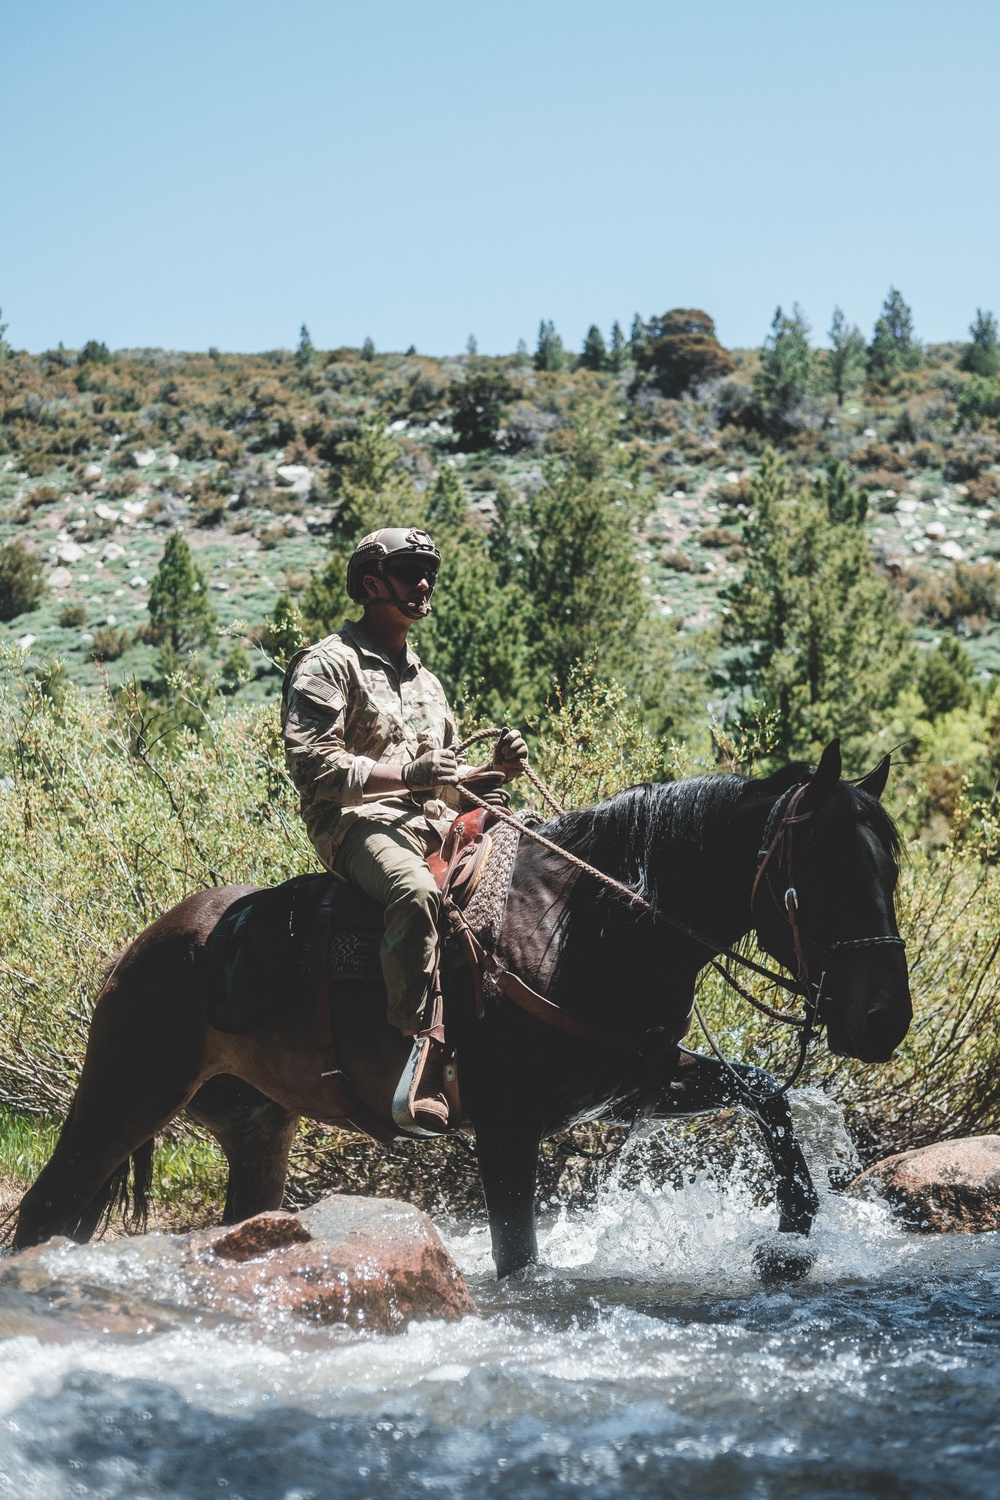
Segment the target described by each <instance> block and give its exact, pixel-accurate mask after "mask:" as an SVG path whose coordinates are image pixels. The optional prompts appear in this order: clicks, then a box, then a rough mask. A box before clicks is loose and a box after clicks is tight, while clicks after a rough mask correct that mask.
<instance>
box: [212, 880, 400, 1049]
mask: <svg viewBox="0 0 1000 1500" xmlns="http://www.w3.org/2000/svg"><path fill="white" fill-rule="evenodd" d="M330 880H331V876H329V875H326V874H315V875H297V876H296V877H295V878H294V879H293V880H286V881H285V882H284V884H283V885H277V886H273V887H264V888H262V889H261V890H259V891H252V892H250V894H249V895H245V896H242V897H240V899H239V900H238V901H236V902H234V903H233V905H232V906H231V907H230V908H229V910H228V911H227V912H226V913H225V915H224V916H223V917H222V918H220V920H219V921H218V922H217V924H216V926H215V928H214V929H213V931H212V932H211V933H210V934H209V937H208V939H207V941H206V943H205V958H206V961H207V964H208V970H209V985H208V992H209V1005H208V1019H209V1022H210V1023H211V1025H212V1026H214V1027H215V1028H216V1030H217V1031H226V1032H231V1033H242V1032H248V1031H259V1030H262V1029H264V1028H265V1027H266V1026H268V1025H269V1024H270V1022H271V1020H272V1018H273V1017H274V1015H275V1014H277V1013H280V1011H281V1010H282V1009H283V1008H284V1007H286V1006H287V1005H288V1004H289V1003H290V1002H291V1001H292V999H293V998H294V997H295V996H296V995H297V994H299V993H301V991H302V988H303V986H308V985H310V984H311V983H312V980H311V977H310V976H311V970H310V964H311V953H312V944H313V937H314V934H315V930H316V913H317V910H318V907H319V903H320V901H321V899H322V897H323V893H324V892H325V891H326V890H327V889H328V888H329V885H330ZM333 925H334V937H333V948H334V950H335V956H336V961H337V962H338V964H339V965H340V972H341V973H355V974H366V973H369V972H370V971H371V969H372V966H373V961H374V960H377V956H378V949H379V943H380V942H381V939H382V930H383V927H382V908H381V907H380V906H378V905H377V903H376V902H374V901H371V900H369V898H368V897H367V896H365V895H364V894H363V893H362V892H361V891H358V890H355V889H354V887H353V886H348V885H344V884H343V883H341V882H339V881H338V882H337V900H336V904H335V906H334V909H333ZM373 955H374V959H373Z"/></svg>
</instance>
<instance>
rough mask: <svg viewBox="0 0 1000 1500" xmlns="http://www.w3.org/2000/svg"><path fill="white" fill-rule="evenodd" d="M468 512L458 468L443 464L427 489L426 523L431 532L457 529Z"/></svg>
mask: <svg viewBox="0 0 1000 1500" xmlns="http://www.w3.org/2000/svg"><path fill="white" fill-rule="evenodd" d="M468 513H469V500H468V496H467V495H466V493H465V490H464V489H463V488H462V481H461V479H460V477H459V473H458V470H457V469H456V468H453V467H452V465H451V464H445V466H444V468H443V469H441V471H440V472H439V474H438V476H437V478H436V479H435V481H434V483H433V484H432V485H431V487H430V489H429V490H428V491H427V525H428V527H429V529H430V530H431V532H434V531H436V530H438V529H440V530H442V531H457V530H458V528H459V527H461V526H462V525H463V523H464V521H465V518H466V516H467V515H468Z"/></svg>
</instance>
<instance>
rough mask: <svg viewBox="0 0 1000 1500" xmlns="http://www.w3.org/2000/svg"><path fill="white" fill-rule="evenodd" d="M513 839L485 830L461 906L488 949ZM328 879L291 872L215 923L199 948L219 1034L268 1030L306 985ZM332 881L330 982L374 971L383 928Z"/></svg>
mask: <svg viewBox="0 0 1000 1500" xmlns="http://www.w3.org/2000/svg"><path fill="white" fill-rule="evenodd" d="M519 837H520V835H519V833H518V830H517V829H516V828H512V827H511V826H510V825H509V824H507V823H497V824H494V826H493V827H492V828H491V829H490V838H491V841H492V847H491V848H490V852H489V857H488V859H487V861H486V865H485V868H484V869H483V871H482V874H481V875H480V877H479V880H478V883H477V885H476V888H475V890H474V891H473V893H472V896H471V898H470V900H469V903H468V905H467V906H466V908H465V917H466V920H467V922H468V923H469V925H470V927H471V928H472V930H473V932H474V933H475V934H476V936H477V937H478V939H479V941H480V942H481V943H482V944H483V946H484V947H485V948H488V949H492V948H494V947H495V946H496V943H497V940H498V938H499V936H500V927H501V925H502V923H503V917H504V912H505V910H506V907H507V893H508V891H509V890H510V881H511V874H512V872H513V869H514V859H515V856H516V854H517V846H518V840H519ZM332 879H333V877H332V876H331V875H328V874H326V873H322V874H315V875H297V876H296V877H295V878H294V879H293V880H286V881H285V882H284V884H283V885H277V886H272V887H266V888H264V889H262V890H259V891H253V892H251V894H250V895H248V896H243V897H241V899H240V900H239V901H237V902H235V903H234V905H233V906H232V907H230V909H229V911H227V912H226V914H225V916H224V917H222V918H221V920H220V921H219V922H218V923H217V925H216V927H215V929H214V930H213V932H212V933H211V934H210V936H209V938H208V941H207V942H206V945H205V952H206V957H207V960H208V963H209V965H210V971H211V981H210V985H209V990H210V995H211V997H212V999H211V1003H210V1006H209V1016H208V1019H209V1022H210V1023H211V1025H212V1026H214V1027H215V1028H216V1030H217V1031H225V1032H230V1033H237V1034H239V1033H245V1032H251V1031H262V1030H266V1029H267V1027H268V1026H269V1025H270V1024H271V1023H272V1021H273V1019H274V1018H275V1017H276V1016H279V1015H280V1014H281V1013H282V1011H283V1010H285V1009H287V1007H288V1005H289V1004H290V1002H291V1001H292V999H293V998H294V996H295V995H297V994H300V993H301V992H302V989H303V987H305V988H307V989H308V988H309V987H310V986H311V984H312V979H311V975H312V948H313V942H314V940H315V933H316V914H317V911H318V908H319V904H320V901H321V900H322V898H323V895H324V892H325V891H326V890H327V889H328V887H329V885H330V882H331V880H332ZM336 885H337V899H336V903H335V905H334V908H333V914H332V921H331V924H330V944H329V949H328V954H327V969H328V973H329V976H330V980H331V984H332V983H334V982H335V981H336V980H337V979H344V978H364V977H365V976H367V975H376V974H377V973H378V972H379V947H380V946H381V942H382V935H383V931H384V928H383V916H382V912H383V909H382V907H381V906H379V905H378V904H377V903H376V902H375V901H372V900H371V899H370V898H369V897H368V896H366V895H365V894H364V893H363V892H362V891H359V890H357V889H356V888H355V887H354V886H349V885H345V884H344V883H343V882H341V881H337V882H336ZM331 993H333V991H331Z"/></svg>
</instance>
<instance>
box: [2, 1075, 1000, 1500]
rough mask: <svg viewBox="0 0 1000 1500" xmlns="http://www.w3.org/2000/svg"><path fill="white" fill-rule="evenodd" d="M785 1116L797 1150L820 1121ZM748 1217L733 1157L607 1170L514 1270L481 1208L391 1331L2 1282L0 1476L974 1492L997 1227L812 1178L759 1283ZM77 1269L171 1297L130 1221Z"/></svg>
mask: <svg viewBox="0 0 1000 1500" xmlns="http://www.w3.org/2000/svg"><path fill="white" fill-rule="evenodd" d="M799 1112H800V1115H801V1116H802V1119H803V1122H804V1123H805V1125H806V1127H807V1129H808V1130H809V1132H810V1134H811V1138H812V1148H813V1152H814V1156H815V1154H816V1153H817V1151H818V1152H821V1153H825V1154H826V1155H829V1154H830V1153H831V1152H832V1151H833V1150H835V1149H836V1148H837V1147H838V1145H839V1144H841V1143H840V1142H838V1141H837V1139H836V1129H835V1127H832V1126H831V1122H830V1118H829V1114H828V1113H826V1114H824V1111H823V1107H822V1105H821V1104H820V1103H819V1101H817V1100H816V1099H815V1098H812V1099H810V1098H809V1097H808V1096H806V1097H805V1098H800V1100H799ZM774 1222H775V1215H774V1211H773V1210H772V1209H770V1208H768V1207H766V1206H765V1207H761V1206H756V1205H755V1203H754V1201H753V1196H752V1194H751V1192H750V1189H749V1187H747V1186H746V1185H745V1184H744V1183H741V1182H740V1181H739V1180H737V1181H733V1182H728V1183H726V1184H725V1185H724V1188H720V1187H719V1186H718V1185H716V1184H714V1183H713V1182H712V1181H710V1180H709V1179H707V1178H705V1179H699V1180H697V1181H695V1182H693V1183H690V1184H688V1185H687V1186H686V1187H684V1188H682V1189H680V1190H676V1191H675V1190H673V1189H670V1188H662V1187H657V1186H656V1185H655V1184H653V1183H649V1182H647V1183H645V1184H643V1185H642V1186H640V1187H639V1188H638V1189H635V1190H631V1191H629V1192H627V1193H626V1192H624V1191H623V1190H622V1189H621V1188H620V1187H619V1186H618V1185H617V1183H616V1181H615V1180H612V1181H611V1182H609V1184H608V1186H607V1188H606V1189H605V1191H604V1192H603V1194H602V1195H601V1198H600V1200H599V1202H598V1203H597V1205H596V1206H595V1207H594V1208H593V1209H591V1210H589V1211H587V1212H584V1213H580V1214H578V1215H575V1216H566V1215H561V1216H558V1217H553V1218H552V1220H551V1222H548V1223H546V1224H545V1226H544V1232H543V1235H542V1241H543V1250H544V1255H545V1258H546V1261H547V1264H548V1269H547V1270H546V1271H544V1272H540V1273H536V1274H535V1275H533V1276H531V1277H529V1278H527V1279H526V1280H524V1281H522V1282H519V1283H517V1284H515V1285H505V1286H503V1287H498V1286H497V1284H496V1282H495V1281H494V1280H493V1278H492V1273H491V1267H490V1263H489V1256H488V1246H487V1238H486V1235H485V1232H484V1231H483V1230H482V1229H480V1228H474V1229H470V1230H467V1231H465V1232H460V1231H451V1232H448V1233H446V1238H447V1240H448V1243H449V1245H450V1248H451V1249H452V1251H453V1253H454V1254H455V1256H456V1258H457V1259H458V1261H459V1263H460V1264H461V1266H462V1268H463V1269H464V1270H465V1272H466V1274H467V1276H468V1277H469V1281H470V1285H471V1287H472V1289H473V1292H474V1294H475V1296H476V1297H477V1300H478V1302H479V1306H480V1315H479V1316H478V1317H474V1318H467V1319H465V1320H464V1321H463V1322H461V1323H458V1324H427V1323H424V1324H417V1325H414V1326H413V1327H412V1328H411V1329H410V1330H409V1331H408V1332H407V1333H405V1334H401V1335H397V1336H395V1337H384V1338H379V1337H370V1336H360V1335H352V1334H346V1333H340V1332H336V1331H334V1332H330V1331H315V1332H312V1331H310V1332H307V1333H303V1332H302V1330H301V1328H300V1327H299V1328H295V1329H293V1328H292V1327H290V1326H288V1325H287V1324H285V1325H282V1324H280V1323H275V1324H273V1325H272V1326H269V1327H267V1328H262V1329H260V1330H259V1332H258V1333H256V1334H253V1335H252V1334H251V1333H249V1332H248V1331H247V1330H246V1329H240V1328H237V1327H227V1326H226V1325H225V1324H220V1325H217V1326H213V1327H206V1326H204V1325H203V1324H199V1323H198V1322H197V1321H195V1320H193V1319H187V1320H185V1318H184V1317H183V1314H182V1313H180V1312H179V1313H178V1314H177V1315H176V1317H175V1318H174V1319H173V1321H172V1322H169V1320H168V1331H166V1332H162V1333H160V1334H158V1335H155V1336H152V1337H149V1336H145V1337H141V1338H135V1337H133V1338H129V1339H115V1338H112V1337H106V1338H102V1337H100V1336H98V1335H88V1336H86V1337H82V1336H80V1335H79V1334H78V1333H76V1334H74V1332H73V1330H72V1328H71V1327H70V1326H67V1327H66V1329H65V1330H64V1333H65V1336H64V1337H61V1338H52V1337H51V1336H46V1337H38V1336H35V1335H34V1334H33V1333H29V1332H24V1331H23V1329H24V1326H25V1324H24V1320H23V1316H22V1313H21V1311H20V1310H19V1309H17V1308H11V1307H7V1308H4V1307H3V1306H2V1305H0V1335H2V1334H3V1333H4V1331H5V1330H6V1331H7V1332H8V1333H9V1334H10V1335H11V1336H9V1337H5V1338H2V1341H0V1412H2V1415H0V1495H3V1494H9V1495H12V1496H18V1497H21V1496H25V1497H45V1500H48V1497H63V1496H66V1497H69V1496H91V1495H94V1496H102V1497H109V1500H110V1497H115V1500H118V1497H122V1500H125V1497H128V1500H140V1497H146V1496H149V1497H153V1496H157V1497H160V1496H166V1497H175V1496H176V1497H185V1500H187V1497H192V1500H201V1497H203V1496H204V1497H208V1496H213V1497H218V1496H220V1495H224V1496H228V1497H230V1500H237V1497H244V1500H279V1497H280V1500H306V1497H316V1500H326V1497H336V1500H356V1497H357V1500H360V1497H368V1496H371V1497H380V1500H381V1497H396V1496H398V1497H410V1496H414V1497H416V1496H422V1497H423V1496H430V1497H434V1496H441V1497H447V1500H452V1497H454V1500H465V1497H472V1496H475V1497H477V1500H482V1497H485V1496H486V1495H496V1496H511V1497H514V1496H517V1497H519V1500H522V1497H535V1496H539V1497H541V1496H545V1497H547V1500H549V1497H555V1500H562V1497H567V1500H568V1497H571V1496H572V1497H576V1496H588V1497H589V1496H593V1497H612V1496H614V1497H618V1496H622V1495H624V1494H632V1495H636V1496H645V1495H649V1496H657V1497H666V1500H670V1497H673V1496H677V1497H687V1496H720V1497H731V1496H733V1497H735V1496H740V1497H742V1496H752V1497H770V1496H775V1497H777V1496H780V1497H782V1500H787V1497H797V1496H822V1497H841V1496H842V1497H845V1500H847V1497H854V1496H859V1495H865V1496H867V1495H879V1496H907V1497H909V1496H924V1495H926V1496H945V1495H948V1496H950V1495H955V1496H963V1497H979V1496H984V1497H986V1496H989V1497H991V1500H992V1497H996V1496H998V1495H1000V1235H981V1236H958V1235H956V1236H941V1237H933V1238H924V1237H918V1236H912V1235H906V1234H902V1233H900V1232H899V1231H898V1230H897V1229H895V1228H894V1227H893V1225H892V1224H891V1222H890V1220H889V1218H888V1216H887V1214H886V1213H885V1211H884V1209H883V1208H882V1207H881V1206H880V1205H879V1204H877V1203H862V1202H857V1201H854V1200H850V1199H846V1198H843V1197H837V1196H834V1195H831V1194H829V1193H827V1194H825V1195H824V1198H823V1206H822V1210H821V1213H820V1217H819V1220H818V1223H817V1228H816V1230H815V1232H814V1236H813V1242H814V1248H815V1250H816V1252H817V1259H816V1263H815V1265H814V1267H813V1269H812V1271H811V1272H810V1273H809V1276H808V1277H807V1279H806V1280H805V1281H803V1282H802V1283H800V1284H798V1285H797V1286H795V1287H794V1288H792V1289H791V1290H790V1291H781V1292H765V1291H762V1290H761V1289H760V1287H759V1285H758V1283H757V1282H756V1279H755V1277H754V1275H753V1271H752V1269H751V1256H752V1253H753V1249H754V1246H755V1245H756V1244H758V1243H759V1241H760V1240H761V1239H762V1238H764V1237H766V1236H767V1235H768V1234H769V1233H771V1232H772V1231H773V1227H774ZM62 1253H63V1254H69V1255H72V1256H74V1257H79V1256H81V1255H82V1256H87V1255H90V1252H88V1251H86V1250H73V1251H69V1252H62ZM78 1263H79V1262H78ZM93 1274H94V1278H95V1280H98V1279H99V1278H101V1277H103V1278H104V1279H105V1282H106V1284H113V1285H115V1286H126V1287H128V1288H129V1289H130V1291H131V1292H132V1293H133V1294H135V1295H141V1296H145V1297H148V1298H151V1299H154V1300H157V1301H159V1302H167V1303H169V1301H170V1294H171V1287H170V1285H169V1283H168V1282H167V1281H165V1279H164V1275H163V1273H162V1269H160V1270H159V1274H158V1262H157V1257H156V1237H155V1236H152V1237H150V1238H149V1239H147V1240H146V1241H143V1242H141V1243H140V1242H132V1243H131V1244H129V1243H124V1242H123V1244H122V1247H121V1251H120V1254H119V1255H117V1256H116V1257H115V1263H114V1265H113V1267H112V1269H111V1270H110V1271H109V1269H108V1266H107V1262H106V1260H105V1258H104V1257H101V1258H100V1262H99V1259H98V1257H97V1256H96V1255H95V1256H93ZM109 1276H110V1277H111V1281H110V1282H108V1277H109ZM18 1330H21V1331H18Z"/></svg>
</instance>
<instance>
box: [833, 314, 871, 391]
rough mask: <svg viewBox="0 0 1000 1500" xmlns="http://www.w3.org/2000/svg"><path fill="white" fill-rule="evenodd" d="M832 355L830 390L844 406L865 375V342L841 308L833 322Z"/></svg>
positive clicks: (858, 329) (859, 331) (861, 334)
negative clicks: (846, 399) (846, 398)
mask: <svg viewBox="0 0 1000 1500" xmlns="http://www.w3.org/2000/svg"><path fill="white" fill-rule="evenodd" d="M829 338H830V353H829V356H828V358H827V370H828V373H829V378H830V389H831V390H832V391H833V394H834V395H835V396H836V398H837V405H838V406H843V404H844V397H845V396H847V395H848V394H849V393H850V392H851V391H853V390H856V389H857V388H858V387H859V386H860V385H861V383H862V381H863V379H864V373H865V340H864V335H863V333H862V332H861V330H860V328H855V327H854V326H853V325H849V324H848V322H847V319H846V318H845V317H844V314H843V313H842V312H841V310H840V308H839V307H835V308H834V309H833V319H832V321H831V323H830V333H829Z"/></svg>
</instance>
